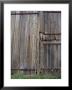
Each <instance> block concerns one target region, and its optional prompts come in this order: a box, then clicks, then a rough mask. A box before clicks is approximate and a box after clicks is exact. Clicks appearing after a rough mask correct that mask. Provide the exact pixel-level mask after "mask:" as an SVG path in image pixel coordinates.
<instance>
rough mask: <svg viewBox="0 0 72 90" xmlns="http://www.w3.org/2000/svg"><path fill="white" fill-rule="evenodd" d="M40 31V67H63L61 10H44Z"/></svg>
mask: <svg viewBox="0 0 72 90" xmlns="http://www.w3.org/2000/svg"><path fill="white" fill-rule="evenodd" d="M41 17H42V19H41V20H42V22H41V27H42V29H41V31H40V69H41V70H43V71H46V72H47V71H48V70H54V69H57V70H58V69H59V70H60V69H61V12H43V15H42V16H41Z"/></svg>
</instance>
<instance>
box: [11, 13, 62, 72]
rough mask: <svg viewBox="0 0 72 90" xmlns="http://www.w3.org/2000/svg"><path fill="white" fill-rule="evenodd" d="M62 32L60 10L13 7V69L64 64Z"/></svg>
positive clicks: (56, 66) (50, 66)
mask: <svg viewBox="0 0 72 90" xmlns="http://www.w3.org/2000/svg"><path fill="white" fill-rule="evenodd" d="M48 34H54V35H48ZM57 34H59V35H57ZM60 34H61V13H60V12H58V13H57V12H37V11H35V12H34V11H33V12H32V11H29V12H26V11H23V12H22V11H21V12H15V11H14V12H13V11H12V14H11V69H37V70H38V72H39V71H40V69H42V68H43V69H48V68H60V67H61V44H60V43H58V42H61V35H60ZM41 38H43V40H41ZM45 39H46V40H45ZM49 42H50V43H52V42H53V43H52V44H49Z"/></svg>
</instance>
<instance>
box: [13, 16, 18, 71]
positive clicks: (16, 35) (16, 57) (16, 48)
mask: <svg viewBox="0 0 72 90" xmlns="http://www.w3.org/2000/svg"><path fill="white" fill-rule="evenodd" d="M19 19H20V16H19V15H17V16H16V22H14V24H15V32H14V41H13V44H14V47H13V49H14V50H13V54H12V55H13V59H12V60H13V67H14V68H15V69H19V38H20V37H19Z"/></svg>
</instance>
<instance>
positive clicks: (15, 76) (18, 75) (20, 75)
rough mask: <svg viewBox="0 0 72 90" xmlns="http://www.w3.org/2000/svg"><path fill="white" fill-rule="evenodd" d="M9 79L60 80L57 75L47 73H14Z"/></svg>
mask: <svg viewBox="0 0 72 90" xmlns="http://www.w3.org/2000/svg"><path fill="white" fill-rule="evenodd" d="M11 79H61V76H60V74H58V73H54V74H53V73H48V74H39V75H34V74H33V75H24V73H15V74H13V75H11Z"/></svg>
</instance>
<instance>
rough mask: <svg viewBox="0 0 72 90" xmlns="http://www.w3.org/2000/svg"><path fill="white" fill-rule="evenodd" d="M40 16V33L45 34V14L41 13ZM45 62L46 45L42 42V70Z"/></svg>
mask: <svg viewBox="0 0 72 90" xmlns="http://www.w3.org/2000/svg"><path fill="white" fill-rule="evenodd" d="M39 16H40V32H44V29H45V27H44V14H43V12H40V14H39ZM43 61H44V45H43V43H42V42H40V62H41V63H40V66H41V68H44V65H43Z"/></svg>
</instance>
